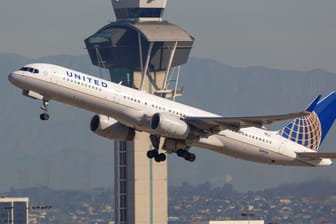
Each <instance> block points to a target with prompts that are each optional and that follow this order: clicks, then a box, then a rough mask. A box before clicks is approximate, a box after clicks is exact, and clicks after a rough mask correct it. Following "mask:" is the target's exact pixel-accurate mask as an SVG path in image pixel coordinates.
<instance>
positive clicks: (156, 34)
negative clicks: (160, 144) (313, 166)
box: [85, 0, 194, 224]
mask: <svg viewBox="0 0 336 224" xmlns="http://www.w3.org/2000/svg"><path fill="white" fill-rule="evenodd" d="M111 3H112V5H113V9H114V13H115V16H116V21H115V22H111V23H110V24H108V25H106V26H104V27H102V28H100V29H99V30H98V31H97V32H96V33H94V34H93V35H91V36H90V37H88V38H87V39H86V40H85V45H86V48H87V51H88V53H89V55H90V59H91V62H92V64H94V65H96V66H98V67H100V68H103V69H106V70H108V71H109V75H110V78H111V80H112V81H113V82H116V83H121V84H122V85H126V86H129V87H132V88H136V89H139V90H142V91H146V92H149V93H151V94H157V95H160V96H162V97H171V98H175V96H177V95H179V94H181V91H179V90H178V89H177V81H175V86H174V88H171V87H170V86H171V85H170V84H171V81H172V78H171V76H172V74H173V73H174V72H176V71H179V69H178V66H180V65H183V64H185V63H186V62H187V60H188V58H189V55H190V51H191V49H192V46H193V42H194V38H193V37H192V36H191V35H189V34H188V33H187V32H186V31H185V30H183V29H182V28H180V27H178V26H176V25H174V24H171V23H169V22H167V21H164V20H163V13H164V10H165V8H166V3H167V0H155V1H149V0H122V1H121V0H111ZM175 68H177V69H175ZM175 74H176V73H175ZM177 77H178V75H177ZM175 80H178V78H177V79H175ZM152 143H153V142H151V141H150V137H149V135H148V134H146V133H140V132H136V134H135V138H134V140H133V141H127V139H125V140H124V141H115V143H114V150H115V156H114V161H115V165H114V173H115V175H114V176H115V197H114V198H115V208H116V211H115V222H116V223H118V224H132V223H137V224H142V223H144V224H151V223H156V224H166V223H168V190H167V161H165V162H163V160H162V161H161V162H155V161H154V159H148V158H147V152H148V151H149V150H152V149H153V148H152V145H153V144H152ZM111 148H112V147H111ZM161 154H162V153H161ZM155 159H162V157H161V158H155ZM164 160H165V159H164Z"/></svg>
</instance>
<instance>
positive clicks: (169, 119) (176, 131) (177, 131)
mask: <svg viewBox="0 0 336 224" xmlns="http://www.w3.org/2000/svg"><path fill="white" fill-rule="evenodd" d="M150 126H151V129H152V130H153V131H154V132H155V134H157V135H160V136H163V137H168V138H174V139H186V138H187V137H188V136H189V134H190V127H189V125H188V124H187V123H186V122H184V121H183V120H181V119H180V118H179V117H177V116H173V115H171V114H169V113H156V114H154V115H153V117H152V120H151V124H150Z"/></svg>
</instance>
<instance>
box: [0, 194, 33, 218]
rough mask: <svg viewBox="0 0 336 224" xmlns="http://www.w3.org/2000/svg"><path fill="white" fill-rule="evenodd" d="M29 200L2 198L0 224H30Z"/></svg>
mask: <svg viewBox="0 0 336 224" xmlns="http://www.w3.org/2000/svg"><path fill="white" fill-rule="evenodd" d="M28 208H29V199H28V198H6V197H5V198H0V223H11V224H14V223H17V224H28Z"/></svg>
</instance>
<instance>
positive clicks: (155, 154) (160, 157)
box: [147, 135, 167, 163]
mask: <svg viewBox="0 0 336 224" xmlns="http://www.w3.org/2000/svg"><path fill="white" fill-rule="evenodd" d="M149 138H150V140H151V142H152V145H153V147H154V149H152V150H148V152H147V157H148V158H149V159H153V158H154V160H155V162H158V163H159V162H163V161H165V160H166V158H167V157H166V154H164V153H159V147H160V137H159V136H157V135H150V136H149Z"/></svg>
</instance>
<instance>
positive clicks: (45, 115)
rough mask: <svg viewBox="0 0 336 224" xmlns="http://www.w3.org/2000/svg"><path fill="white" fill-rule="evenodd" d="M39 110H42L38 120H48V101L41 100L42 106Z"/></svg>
mask: <svg viewBox="0 0 336 224" xmlns="http://www.w3.org/2000/svg"><path fill="white" fill-rule="evenodd" d="M41 109H42V110H43V113H42V114H40V119H41V120H42V121H46V120H49V117H50V116H49V113H48V100H46V99H43V100H42V106H41Z"/></svg>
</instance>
